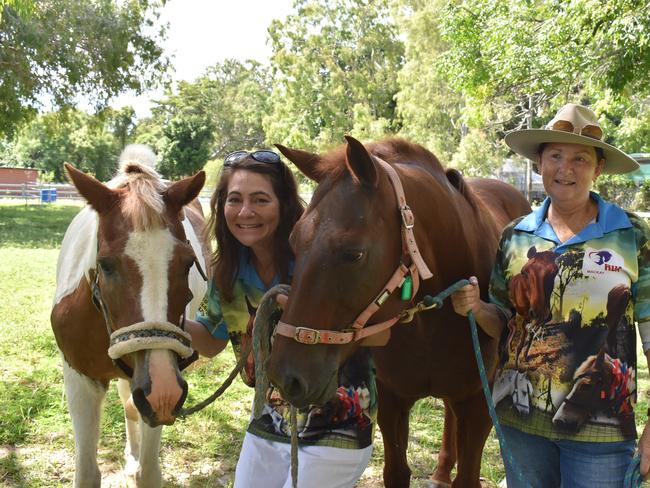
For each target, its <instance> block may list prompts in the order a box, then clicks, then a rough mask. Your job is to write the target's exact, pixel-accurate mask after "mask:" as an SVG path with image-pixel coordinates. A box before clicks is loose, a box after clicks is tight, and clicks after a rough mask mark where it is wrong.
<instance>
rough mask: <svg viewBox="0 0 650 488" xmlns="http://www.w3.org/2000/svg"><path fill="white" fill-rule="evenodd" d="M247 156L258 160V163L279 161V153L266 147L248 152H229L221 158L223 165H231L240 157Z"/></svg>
mask: <svg viewBox="0 0 650 488" xmlns="http://www.w3.org/2000/svg"><path fill="white" fill-rule="evenodd" d="M248 156H250V157H251V158H253V159H254V160H255V161H259V162H260V163H270V164H278V163H280V162H281V159H280V155H279V154H278V153H276V152H273V151H269V150H268V149H264V150H262V151H253V152H248V151H235V152H231V153H230V154H228V155H227V156H226V158H225V159H224V160H223V165H224V166H232V165H233V164H234V163H236V162H237V161H241V160H242V159H244V158H246V157H248Z"/></svg>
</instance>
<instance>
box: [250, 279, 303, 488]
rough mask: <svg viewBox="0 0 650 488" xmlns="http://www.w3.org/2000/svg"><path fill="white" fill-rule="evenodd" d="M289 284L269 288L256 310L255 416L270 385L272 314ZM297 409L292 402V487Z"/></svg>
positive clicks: (295, 472)
mask: <svg viewBox="0 0 650 488" xmlns="http://www.w3.org/2000/svg"><path fill="white" fill-rule="evenodd" d="M290 291H291V287H290V286H289V285H276V286H274V287H273V288H271V289H270V290H269V291H267V292H266V293H265V294H264V296H263V297H262V299H261V300H260V304H259V306H258V307H257V313H256V314H255V322H254V324H253V355H254V357H255V400H254V402H253V417H254V418H256V419H258V418H260V417H261V416H262V414H263V413H264V403H265V399H266V392H267V390H268V389H269V378H268V376H267V375H266V362H267V361H268V358H269V355H270V341H269V337H270V335H271V334H270V330H271V327H272V324H271V315H272V314H273V312H275V311H276V310H277V308H278V303H277V301H276V297H277V296H278V295H280V294H282V295H287V296H289V292H290ZM297 416H298V415H297V410H296V408H295V407H294V406H293V405H292V406H291V409H290V419H289V420H290V424H291V480H292V484H293V488H297V487H298V421H297Z"/></svg>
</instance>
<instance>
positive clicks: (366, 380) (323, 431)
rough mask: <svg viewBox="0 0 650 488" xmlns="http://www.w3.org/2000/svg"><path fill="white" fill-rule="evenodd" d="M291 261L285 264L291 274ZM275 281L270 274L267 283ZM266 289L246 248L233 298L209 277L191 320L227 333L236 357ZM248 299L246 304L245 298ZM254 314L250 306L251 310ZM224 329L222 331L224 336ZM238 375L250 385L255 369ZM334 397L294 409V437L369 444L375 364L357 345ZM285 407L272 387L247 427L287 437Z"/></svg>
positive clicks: (344, 445)
mask: <svg viewBox="0 0 650 488" xmlns="http://www.w3.org/2000/svg"><path fill="white" fill-rule="evenodd" d="M292 269H293V263H291V265H290V273H291V271H292ZM278 283H279V280H278V277H277V276H276V277H275V278H274V279H273V283H272V284H271V287H273V286H275V285H277V284H278ZM267 290H268V289H267V288H266V286H265V285H264V283H263V282H262V280H261V279H260V277H259V276H258V274H257V272H256V270H255V267H254V266H253V265H252V263H251V261H250V252H249V250H248V249H247V248H244V249H243V252H242V256H241V259H240V262H239V270H238V272H237V278H236V279H235V283H234V286H233V295H234V299H233V301H232V302H225V301H224V302H222V300H221V298H220V295H219V290H218V289H217V288H216V286H215V283H214V281H212V282H211V283H210V284H209V286H208V294H207V295H208V305H207V313H206V314H205V315H197V317H196V319H197V321H199V322H200V323H201V324H203V325H204V326H205V327H206V328H207V329H208V331H209V332H210V333H211V334H212V335H213V336H214V337H217V338H220V339H225V338H229V339H230V342H231V344H232V346H233V350H234V352H235V355H236V356H237V358H239V357H240V356H241V351H242V344H243V343H246V341H248V340H250V334H251V330H249V326H252V322H253V317H254V315H253V316H252V315H251V313H250V312H249V308H250V307H249V304H250V305H251V306H252V308H253V309H257V306H258V304H259V303H260V300H261V298H262V296H263V295H264V293H266V291H267ZM247 298H248V302H249V304H247V303H246V299H247ZM252 313H253V314H254V311H252ZM226 334H227V335H226ZM242 379H243V380H244V382H245V383H247V384H248V385H249V386H252V385H254V374H252V373H251V368H249V367H247V368H245V369H244V370H243V371H242ZM339 385H340V386H339V388H338V390H337V392H336V398H334V399H332V400H331V401H330V402H328V403H327V404H325V405H323V406H320V407H318V406H310V407H308V408H305V409H299V410H298V438H299V442H300V443H301V444H302V445H304V444H313V445H322V446H331V447H342V448H349V449H362V448H365V447H367V446H369V445H370V444H371V443H372V437H373V426H374V423H375V421H376V413H377V391H376V386H375V372H374V364H373V362H372V359H371V357H370V353H369V352H368V350H367V349H364V348H362V349H360V350H359V351H358V352H356V353H355V354H354V355H353V356H352V357H351V358H350V359H349V360H348V361H347V362H346V363H345V364H344V365H343V367H342V368H341V370H340V372H339ZM289 409H290V406H289V404H288V403H287V402H285V401H284V400H283V399H282V397H281V395H280V393H279V392H278V391H277V390H276V389H274V388H273V387H271V388H270V389H269V391H268V392H267V402H266V405H265V407H264V412H263V415H262V416H261V417H260V418H259V419H253V420H251V422H250V424H249V426H248V431H249V432H250V433H252V434H255V435H257V436H259V437H263V438H265V439H270V440H274V441H279V442H285V443H287V442H291V438H290V436H291V431H290V422H289Z"/></svg>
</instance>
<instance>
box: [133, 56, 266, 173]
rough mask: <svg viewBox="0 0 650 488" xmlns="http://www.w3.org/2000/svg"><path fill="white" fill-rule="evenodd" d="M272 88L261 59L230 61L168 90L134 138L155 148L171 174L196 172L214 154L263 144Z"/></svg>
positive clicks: (221, 154)
mask: <svg viewBox="0 0 650 488" xmlns="http://www.w3.org/2000/svg"><path fill="white" fill-rule="evenodd" d="M270 87H271V84H270V78H269V73H268V69H267V68H265V67H264V66H262V65H261V64H260V63H258V62H257V61H251V60H248V61H244V62H241V61H237V60H233V59H228V60H226V61H224V62H223V63H219V64H216V65H214V66H212V67H210V68H208V69H207V70H206V72H205V73H204V74H203V75H202V76H200V77H199V78H198V79H196V80H195V81H194V82H186V81H182V82H180V83H178V85H177V86H176V87H175V89H169V90H168V91H167V92H166V94H165V96H164V97H163V98H162V99H161V100H158V101H157V103H156V106H155V107H154V108H153V110H152V116H151V117H150V118H149V119H147V120H144V121H142V122H141V123H140V124H138V127H136V129H135V130H134V138H135V140H136V142H141V143H144V144H148V145H150V146H152V147H154V148H155V149H156V150H157V152H158V153H159V154H160V155H161V163H160V164H161V166H160V170H161V171H162V172H163V174H165V175H166V176H168V177H173V178H176V177H178V176H181V175H186V174H190V173H193V172H195V171H196V170H197V169H200V168H201V167H202V166H203V165H204V164H205V163H206V161H207V160H208V159H209V158H210V157H211V156H212V155H217V156H219V157H223V156H224V155H225V154H227V153H228V152H231V151H234V150H237V149H254V148H260V147H263V146H265V145H266V143H265V140H266V136H265V133H264V129H263V128H262V119H263V117H264V115H265V114H267V113H268V111H269V94H270V90H271V88H270Z"/></svg>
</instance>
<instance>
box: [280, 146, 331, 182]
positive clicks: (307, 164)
mask: <svg viewBox="0 0 650 488" xmlns="http://www.w3.org/2000/svg"><path fill="white" fill-rule="evenodd" d="M275 147H277V148H278V151H280V152H281V153H282V154H283V155H284V156H285V157H286V158H287V159H288V160H289V161H291V162H292V163H293V164H295V165H296V167H297V168H298V169H299V170H300V172H301V173H302V174H304V175H305V176H306V177H307V178H309V179H310V180H314V181H315V182H319V181H320V180H321V179H322V177H323V172H322V171H321V170H320V163H321V157H320V156H319V155H318V154H314V153H310V152H307V151H301V150H300V149H289V148H288V147H286V146H283V145H282V144H275Z"/></svg>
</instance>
